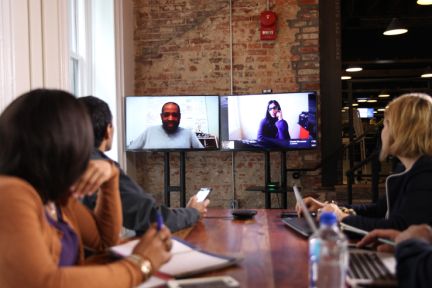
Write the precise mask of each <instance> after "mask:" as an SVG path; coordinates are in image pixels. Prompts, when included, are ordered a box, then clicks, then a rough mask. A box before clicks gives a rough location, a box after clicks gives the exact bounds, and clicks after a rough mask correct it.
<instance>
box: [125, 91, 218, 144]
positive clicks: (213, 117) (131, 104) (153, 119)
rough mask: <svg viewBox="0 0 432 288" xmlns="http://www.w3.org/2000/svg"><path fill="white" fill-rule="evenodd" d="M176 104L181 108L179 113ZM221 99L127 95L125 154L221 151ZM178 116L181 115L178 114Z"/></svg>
mask: <svg viewBox="0 0 432 288" xmlns="http://www.w3.org/2000/svg"><path fill="white" fill-rule="evenodd" d="M170 102H174V103H176V104H178V107H180V114H178V113H177V112H178V109H177V106H176V105H175V104H172V103H171V104H167V105H166V106H165V107H166V108H165V109H164V114H162V107H163V106H164V105H165V104H166V103H170ZM219 106H220V105H219V96H217V95H212V96H208V95H188V96H126V97H125V118H126V121H125V125H126V127H125V142H126V143H125V144H126V145H125V147H126V151H136V152H140V151H160V152H169V151H205V150H219V149H220V148H219ZM177 114H178V115H177Z"/></svg>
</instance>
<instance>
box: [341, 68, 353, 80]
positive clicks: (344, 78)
mask: <svg viewBox="0 0 432 288" xmlns="http://www.w3.org/2000/svg"><path fill="white" fill-rule="evenodd" d="M351 78H352V77H351V76H349V75H348V74H347V73H346V72H345V70H342V73H341V79H342V80H349V79H351Z"/></svg>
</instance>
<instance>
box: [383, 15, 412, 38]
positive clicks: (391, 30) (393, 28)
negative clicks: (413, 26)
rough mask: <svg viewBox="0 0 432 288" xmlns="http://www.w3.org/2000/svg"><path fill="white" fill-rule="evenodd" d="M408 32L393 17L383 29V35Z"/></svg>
mask: <svg viewBox="0 0 432 288" xmlns="http://www.w3.org/2000/svg"><path fill="white" fill-rule="evenodd" d="M406 32H408V29H406V28H405V27H403V26H402V24H401V23H400V22H399V20H398V19H397V18H393V20H392V21H391V23H390V25H389V26H388V27H387V29H386V31H384V33H383V34H384V35H400V34H404V33H406Z"/></svg>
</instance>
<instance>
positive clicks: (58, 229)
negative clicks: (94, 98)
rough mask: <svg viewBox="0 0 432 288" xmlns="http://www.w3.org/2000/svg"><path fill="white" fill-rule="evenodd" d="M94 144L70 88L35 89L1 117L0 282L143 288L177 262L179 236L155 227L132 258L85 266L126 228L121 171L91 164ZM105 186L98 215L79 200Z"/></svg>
mask: <svg viewBox="0 0 432 288" xmlns="http://www.w3.org/2000/svg"><path fill="white" fill-rule="evenodd" d="M93 142H94V140H93V127H92V123H91V120H90V117H89V115H88V112H87V110H86V108H85V106H84V105H83V104H82V103H81V102H80V101H78V100H77V99H76V98H75V97H73V96H72V95H71V94H69V93H67V92H64V91H60V90H34V91H31V92H28V93H26V94H24V95H22V96H21V97H19V98H17V99H16V100H15V101H13V102H12V103H11V104H10V105H9V106H8V107H7V108H6V109H5V110H4V112H3V113H2V114H1V116H0V235H1V237H0V270H1V271H2V272H1V273H0V287H9V288H13V287H17V288H18V287H43V288H49V287H56V288H62V287H80V288H85V287H93V288H94V287H101V288H102V287H103V288H107V287H113V288H114V287H116V288H118V287H135V286H137V285H139V284H140V283H142V282H143V281H145V280H147V279H148V278H149V277H150V276H151V275H152V274H154V273H155V272H156V271H157V270H158V269H159V267H160V266H161V265H162V264H163V263H165V262H167V261H168V260H169V259H170V257H171V254H170V249H171V245H172V242H171V233H170V231H169V230H168V229H167V228H166V227H163V228H162V229H161V230H160V231H157V229H156V226H155V225H153V226H152V227H150V229H149V230H148V232H147V233H146V234H145V235H144V236H143V237H142V238H141V241H140V242H139V243H138V244H137V246H136V247H135V248H134V250H133V254H132V255H131V256H129V257H126V258H124V259H121V260H118V261H116V262H113V263H110V264H101V265H92V266H82V265H80V264H83V262H84V247H86V248H87V249H92V250H95V251H103V250H104V249H106V248H108V247H110V246H113V245H116V244H118V242H119V235H120V231H121V226H122V216H121V215H122V214H121V204H120V194H119V170H118V169H117V168H116V167H115V166H114V163H113V162H111V161H107V160H94V161H89V160H90V156H91V153H92V149H93ZM98 188H99V197H98V200H97V201H98V202H97V203H96V208H95V211H94V212H92V211H90V210H89V209H87V208H86V207H84V206H83V205H82V204H81V203H80V202H79V201H78V199H77V198H79V197H82V196H83V195H86V194H92V192H94V191H95V190H96V189H98Z"/></svg>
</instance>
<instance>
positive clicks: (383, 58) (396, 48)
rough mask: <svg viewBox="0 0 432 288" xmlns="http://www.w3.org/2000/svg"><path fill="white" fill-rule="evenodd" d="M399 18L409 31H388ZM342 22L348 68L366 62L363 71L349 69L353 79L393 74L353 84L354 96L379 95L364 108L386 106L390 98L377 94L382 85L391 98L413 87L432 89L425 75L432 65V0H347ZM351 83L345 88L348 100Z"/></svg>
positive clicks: (409, 90) (343, 56)
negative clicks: (431, 1) (425, 0)
mask: <svg viewBox="0 0 432 288" xmlns="http://www.w3.org/2000/svg"><path fill="white" fill-rule="evenodd" d="M393 18H398V19H399V21H400V22H401V24H403V25H404V26H405V27H406V28H407V29H408V32H407V33H405V34H402V35H394V36H386V35H383V32H384V31H385V30H386V28H387V27H388V25H389V24H390V22H391V21H392V19H393ZM341 22H342V69H346V68H347V67H348V65H349V64H352V63H354V64H358V65H360V66H361V67H363V71H361V72H351V73H348V75H350V76H352V80H357V79H363V80H372V81H377V80H376V79H392V80H389V81H378V82H372V81H369V83H368V82H365V83H353V90H354V91H355V93H354V94H353V97H354V99H355V98H357V97H372V98H376V99H378V102H377V103H367V104H361V106H362V107H371V108H372V107H373V108H382V107H381V106H385V104H386V103H388V102H389V98H377V96H378V93H379V92H381V91H382V90H387V91H389V92H390V95H391V98H392V97H394V96H398V95H401V94H403V93H407V92H411V91H412V92H414V91H418V92H428V93H430V92H431V90H430V83H429V82H430V81H427V80H425V78H420V75H421V74H422V73H423V72H424V71H425V70H426V68H427V67H428V66H432V44H431V43H432V39H431V38H432V5H418V4H417V0H341ZM395 79H398V80H397V81H395ZM411 79H412V80H413V81H411ZM429 79H430V78H429ZM346 82H347V81H343V88H342V89H343V99H344V103H345V102H346V99H347V95H348V94H347V84H346ZM344 106H346V104H344ZM359 107H360V105H359Z"/></svg>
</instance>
